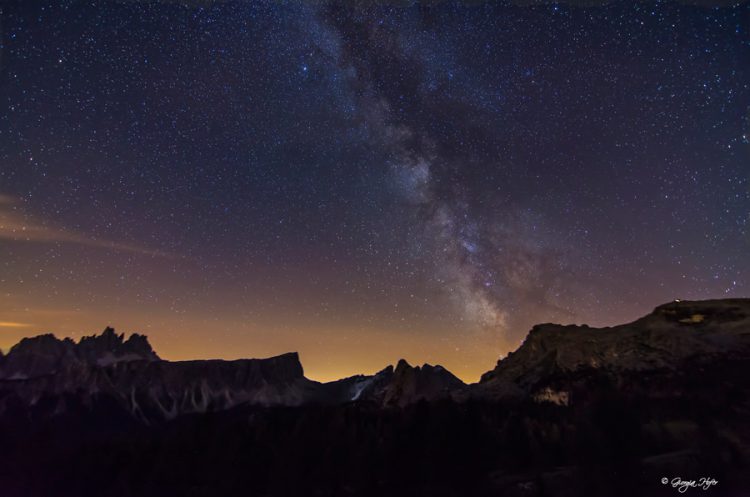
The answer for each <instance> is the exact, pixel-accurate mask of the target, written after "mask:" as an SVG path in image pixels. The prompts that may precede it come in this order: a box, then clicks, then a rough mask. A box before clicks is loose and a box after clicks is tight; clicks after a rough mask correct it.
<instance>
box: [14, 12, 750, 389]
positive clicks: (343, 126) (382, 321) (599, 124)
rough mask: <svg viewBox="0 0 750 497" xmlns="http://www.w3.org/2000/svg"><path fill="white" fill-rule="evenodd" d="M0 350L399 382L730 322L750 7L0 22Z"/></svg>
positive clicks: (69, 17)
mask: <svg viewBox="0 0 750 497" xmlns="http://www.w3.org/2000/svg"><path fill="white" fill-rule="evenodd" d="M0 12H1V14H0V29H1V31H2V32H1V35H2V46H1V47H0V50H1V51H0V108H1V109H2V111H1V112H0V292H1V294H0V347H2V348H3V349H5V350H7V348H8V347H9V346H11V345H13V344H14V343H16V342H17V341H18V340H19V339H20V338H21V337H23V336H32V335H36V334H39V333H41V332H46V331H52V332H55V333H56V334H57V335H58V336H60V337H63V336H70V337H80V336H81V335H84V334H91V333H93V332H95V331H96V332H98V331H100V330H101V329H103V328H104V326H106V325H112V326H115V327H117V328H118V329H119V330H123V331H125V330H127V331H138V332H142V333H146V334H148V335H149V337H150V340H151V342H152V343H153V344H154V347H155V348H156V349H157V350H158V351H159V353H160V355H161V356H162V357H163V358H166V359H186V358H208V357H219V358H237V357H264V356H270V355H274V354H280V353H283V352H287V351H291V350H296V351H299V353H300V356H301V358H302V363H303V364H304V365H305V371H306V375H307V376H308V377H310V378H313V379H320V380H326V379H333V378H339V377H343V376H346V375H349V374H354V373H360V372H366V373H372V372H374V371H377V370H380V369H382V368H383V367H384V366H385V365H386V364H393V363H395V362H396V360H398V358H399V357H401V356H403V357H405V358H406V359H407V360H409V361H410V362H412V363H420V364H421V363H422V362H430V363H433V364H434V363H440V364H442V365H444V366H446V367H447V368H449V369H450V370H451V371H452V372H454V373H455V374H457V375H458V376H460V377H461V378H462V379H464V380H467V381H475V380H476V379H477V378H478V376H479V374H480V373H482V372H485V371H487V370H488V369H491V368H492V366H493V365H494V363H495V362H496V360H497V358H498V356H500V355H503V354H505V353H507V352H508V351H510V350H513V349H515V348H516V347H517V346H518V344H519V342H520V341H521V340H522V339H523V337H524V336H525V335H526V333H527V331H528V329H529V328H530V326H531V325H532V324H534V323H539V322H548V321H553V322H560V323H588V324H591V325H599V326H602V325H611V324H615V323H619V322H626V321H629V320H632V319H634V318H636V317H638V316H640V315H643V314H645V313H647V312H648V311H649V310H651V309H652V308H653V307H654V306H655V305H657V304H660V303H662V302H667V301H669V300H671V299H676V298H680V299H705V298H724V297H740V296H746V295H747V293H748V276H750V256H748V254H750V237H749V234H748V223H750V4H748V3H742V4H739V5H730V4H728V3H727V4H726V5H725V6H722V7H710V8H709V7H706V6H701V5H692V4H688V3H679V2H613V3H610V4H606V5H591V4H589V5H587V6H585V7H584V6H579V5H577V4H575V3H565V2H559V3H540V4H538V5H534V6H528V5H520V4H514V3H498V4H496V3H481V2H475V3H471V4H468V5H460V4H456V3H452V2H433V3H429V4H424V5H414V4H411V3H407V2H394V3H387V2H380V3H370V2H366V3H362V4H359V5H355V4H354V3H350V2H346V3H342V4H326V3H323V2H314V3H297V2H290V3H282V2H244V1H242V2H240V1H237V2H234V1H233V2H224V1H217V2H211V1H201V2H195V1H193V2H188V1H186V2H179V1H162V2H157V1H149V2H145V1H144V2H138V1H119V2H117V1H98V2H97V1H87V2H83V1H74V0H70V1H59V2H39V1H28V0H11V1H9V2H8V1H6V2H3V3H2V5H1V6H0Z"/></svg>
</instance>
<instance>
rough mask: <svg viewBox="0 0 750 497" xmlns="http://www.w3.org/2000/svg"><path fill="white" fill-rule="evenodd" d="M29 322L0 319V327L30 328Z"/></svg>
mask: <svg viewBox="0 0 750 497" xmlns="http://www.w3.org/2000/svg"><path fill="white" fill-rule="evenodd" d="M32 326H33V325H31V324H29V323H16V322H14V321H0V328H31V327H32Z"/></svg>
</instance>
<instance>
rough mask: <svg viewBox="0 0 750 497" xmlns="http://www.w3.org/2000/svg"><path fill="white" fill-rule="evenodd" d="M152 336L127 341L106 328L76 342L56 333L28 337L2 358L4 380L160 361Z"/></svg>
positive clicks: (2, 376)
mask: <svg viewBox="0 0 750 497" xmlns="http://www.w3.org/2000/svg"><path fill="white" fill-rule="evenodd" d="M158 360H159V356H158V355H156V353H155V352H154V350H153V349H152V348H151V344H149V342H148V338H146V337H145V336H143V335H139V334H137V333H134V334H132V335H130V337H128V339H127V340H125V335H124V334H120V335H118V334H116V333H115V330H114V329H113V328H109V327H108V328H106V329H105V330H104V332H103V333H102V334H101V335H93V336H86V337H83V338H81V340H80V341H79V342H78V343H76V342H74V341H73V340H71V339H70V338H65V339H63V340H59V339H58V338H56V337H55V336H54V335H52V334H46V335H39V336H36V337H33V338H24V339H22V340H21V341H20V342H19V343H18V344H16V345H15V346H13V347H12V348H11V349H10V351H9V352H8V354H7V355H6V356H4V357H2V359H1V360H0V379H29V378H36V377H39V376H44V375H50V374H55V373H58V372H61V371H64V370H66V369H70V368H75V367H84V366H91V365H98V366H106V365H109V364H113V363H116V362H120V361H158Z"/></svg>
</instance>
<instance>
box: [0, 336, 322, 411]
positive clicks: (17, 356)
mask: <svg viewBox="0 0 750 497" xmlns="http://www.w3.org/2000/svg"><path fill="white" fill-rule="evenodd" d="M316 386H317V383H316V382H313V381H310V380H308V379H307V378H305V377H304V372H303V370H302V364H301V363H300V361H299V357H298V355H297V354H296V353H289V354H284V355H281V356H278V357H272V358H269V359H244V360H238V361H222V360H208V361H179V362H171V361H163V360H160V359H159V357H158V356H157V355H156V354H155V353H154V351H153V350H152V349H151V346H150V345H149V343H148V340H147V339H146V337H144V336H142V335H137V334H134V335H131V336H130V337H129V338H128V339H127V340H125V339H124V336H123V335H117V334H116V333H115V331H114V330H113V329H111V328H107V329H106V330H105V331H104V332H103V333H102V334H101V335H98V336H91V337H84V338H83V339H81V341H80V342H78V343H75V342H74V341H72V340H70V339H64V340H58V339H57V338H55V337H54V336H53V335H42V336H39V337H35V338H27V339H23V340H22V341H21V342H20V343H19V344H18V345H16V346H15V347H13V348H12V349H11V350H10V352H9V353H8V354H7V355H6V356H4V357H2V358H0V391H1V392H2V395H0V414H2V412H3V410H4V409H6V408H7V407H8V403H9V402H18V401H20V402H22V403H23V404H26V405H28V406H30V407H34V406H38V405H44V406H46V412H47V413H51V414H54V413H60V412H65V411H66V404H69V403H70V402H75V403H79V404H83V405H91V404H92V403H94V402H96V401H97V400H98V399H101V398H103V397H106V398H107V399H109V400H112V401H114V402H115V403H116V404H117V405H119V406H120V408H122V409H123V410H124V411H126V412H127V413H129V414H130V415H132V416H133V417H135V418H136V419H139V420H142V421H146V422H152V421H156V420H162V419H172V418H175V417H177V416H178V415H180V414H187V413H193V412H207V411H217V410H224V409H228V408H231V407H234V406H236V405H240V404H245V403H251V404H257V405H299V404H301V403H304V402H308V401H310V400H311V398H312V397H313V396H314V395H315V387H316Z"/></svg>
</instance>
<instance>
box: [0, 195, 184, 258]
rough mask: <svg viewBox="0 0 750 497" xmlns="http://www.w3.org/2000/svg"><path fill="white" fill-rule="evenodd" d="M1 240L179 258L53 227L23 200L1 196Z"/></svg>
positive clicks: (162, 252) (158, 251)
mask: <svg viewBox="0 0 750 497" xmlns="http://www.w3.org/2000/svg"><path fill="white" fill-rule="evenodd" d="M0 240H12V241H17V242H42V243H73V244H78V245H85V246H88V247H98V248H103V249H109V250H115V251H121V252H131V253H136V254H142V255H149V256H154V257H175V255H174V254H171V253H169V252H164V251H161V250H153V249H150V248H147V247H143V246H141V245H136V244H130V243H123V242H119V241H115V240H108V239H101V238H98V237H95V236H92V235H88V234H85V233H81V232H78V231H75V230H71V229H67V228H64V227H60V226H52V225H50V224H48V223H46V222H44V221H43V220H40V219H38V218H35V217H34V216H31V215H29V214H28V213H26V212H25V211H24V209H23V205H22V202H21V201H20V199H18V198H16V197H12V196H10V195H3V194H0Z"/></svg>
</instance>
